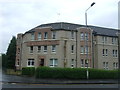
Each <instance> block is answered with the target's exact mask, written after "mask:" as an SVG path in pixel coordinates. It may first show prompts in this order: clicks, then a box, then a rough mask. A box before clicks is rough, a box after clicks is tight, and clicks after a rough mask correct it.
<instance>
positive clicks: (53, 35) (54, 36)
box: [52, 31, 56, 39]
mask: <svg viewBox="0 0 120 90" xmlns="http://www.w3.org/2000/svg"><path fill="white" fill-rule="evenodd" d="M52 39H56V32H55V31H53V32H52Z"/></svg>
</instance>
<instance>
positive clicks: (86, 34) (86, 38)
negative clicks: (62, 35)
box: [85, 33, 88, 41]
mask: <svg viewBox="0 0 120 90" xmlns="http://www.w3.org/2000/svg"><path fill="white" fill-rule="evenodd" d="M85 40H87V41H88V33H85Z"/></svg>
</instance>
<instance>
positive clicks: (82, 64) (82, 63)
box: [81, 59, 84, 67]
mask: <svg viewBox="0 0 120 90" xmlns="http://www.w3.org/2000/svg"><path fill="white" fill-rule="evenodd" d="M81 67H84V60H83V59H81Z"/></svg>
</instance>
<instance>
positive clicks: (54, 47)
mask: <svg viewBox="0 0 120 90" xmlns="http://www.w3.org/2000/svg"><path fill="white" fill-rule="evenodd" d="M51 51H52V53H56V45H52V46H51Z"/></svg>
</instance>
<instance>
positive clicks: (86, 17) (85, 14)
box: [85, 2, 95, 27]
mask: <svg viewBox="0 0 120 90" xmlns="http://www.w3.org/2000/svg"><path fill="white" fill-rule="evenodd" d="M94 4H95V2H93V3H92V4H91V5H90V7H89V8H88V9H86V11H85V22H86V27H87V11H88V10H89V9H90V8H91V7H92V6H93V5H94Z"/></svg>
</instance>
